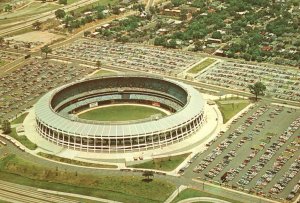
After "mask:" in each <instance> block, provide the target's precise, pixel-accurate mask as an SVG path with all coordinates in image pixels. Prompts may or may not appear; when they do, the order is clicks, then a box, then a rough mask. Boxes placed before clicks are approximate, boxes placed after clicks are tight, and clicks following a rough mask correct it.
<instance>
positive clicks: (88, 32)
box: [83, 31, 91, 37]
mask: <svg viewBox="0 0 300 203" xmlns="http://www.w3.org/2000/svg"><path fill="white" fill-rule="evenodd" d="M90 34H91V31H84V33H83V36H84V37H87V36H89V35H90Z"/></svg>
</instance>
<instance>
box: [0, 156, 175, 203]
mask: <svg viewBox="0 0 300 203" xmlns="http://www.w3.org/2000/svg"><path fill="white" fill-rule="evenodd" d="M99 174H100V173H94V174H82V173H80V172H78V173H77V172H75V171H68V170H61V169H60V168H56V167H55V166H53V165H51V164H50V165H49V164H47V165H44V164H43V165H40V164H38V163H33V162H30V161H28V160H25V159H22V158H20V157H17V156H15V155H10V156H8V157H6V158H4V159H3V160H1V161H0V179H1V180H5V181H9V182H13V183H17V184H22V185H28V186H33V187H38V188H43V189H49V190H56V191H62V192H70V193H76V194H82V195H88V196H94V197H100V198H105V199H110V200H115V201H121V202H128V203H138V202H147V203H155V202H157V203H158V202H164V201H165V200H166V199H167V198H168V197H169V195H171V194H172V192H173V191H174V190H175V186H174V185H173V184H171V183H169V182H167V181H164V180H160V179H159V178H155V176H154V179H153V181H151V182H145V181H143V177H142V175H141V176H140V177H137V176H130V175H111V176H108V175H99Z"/></svg>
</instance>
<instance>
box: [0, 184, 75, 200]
mask: <svg viewBox="0 0 300 203" xmlns="http://www.w3.org/2000/svg"><path fill="white" fill-rule="evenodd" d="M0 200H3V201H9V202H15V203H50V202H51V203H61V202H64V203H76V202H78V201H75V200H72V199H68V198H64V197H60V196H57V195H53V194H48V193H44V192H40V191H38V190H37V188H33V187H28V186H24V185H18V184H14V183H9V182H6V181H2V180H0Z"/></svg>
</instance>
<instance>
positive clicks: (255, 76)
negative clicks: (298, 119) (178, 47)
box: [197, 61, 300, 101]
mask: <svg viewBox="0 0 300 203" xmlns="http://www.w3.org/2000/svg"><path fill="white" fill-rule="evenodd" d="M197 80H199V81H201V82H204V83H208V84H213V85H217V86H222V87H227V88H230V89H237V90H242V91H248V85H250V84H254V83H255V82H257V81H262V82H263V83H264V84H265V85H266V87H267V91H266V94H267V95H270V96H272V97H276V98H280V99H285V100H292V101H300V72H299V71H298V70H297V69H292V68H286V69H283V68H277V67H274V66H271V65H268V66H266V65H250V64H243V63H235V62H226V61H223V62H220V63H219V64H218V65H215V66H213V67H211V68H209V69H208V70H206V71H205V72H203V73H202V74H200V75H199V76H198V77H197Z"/></svg>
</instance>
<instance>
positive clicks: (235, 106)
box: [216, 99, 250, 123]
mask: <svg viewBox="0 0 300 203" xmlns="http://www.w3.org/2000/svg"><path fill="white" fill-rule="evenodd" d="M216 103H217V105H218V107H219V110H220V111H221V113H222V116H223V123H226V122H227V121H229V120H230V119H231V118H232V117H233V116H234V115H236V114H237V113H239V112H240V111H241V110H243V109H244V108H245V107H246V106H248V105H249V103H250V102H249V100H246V99H227V100H218V101H216Z"/></svg>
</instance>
